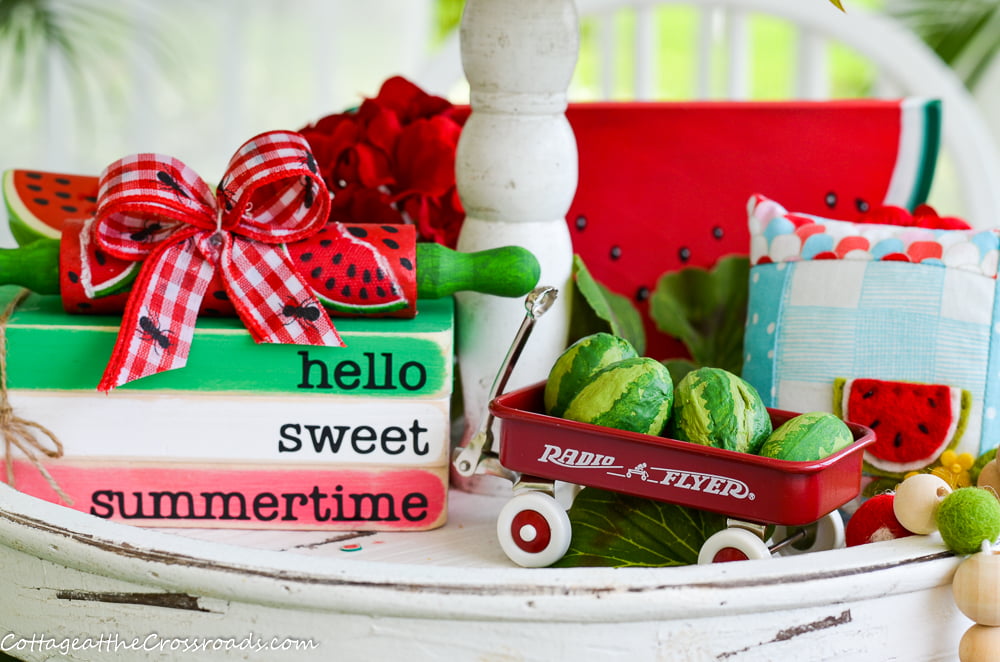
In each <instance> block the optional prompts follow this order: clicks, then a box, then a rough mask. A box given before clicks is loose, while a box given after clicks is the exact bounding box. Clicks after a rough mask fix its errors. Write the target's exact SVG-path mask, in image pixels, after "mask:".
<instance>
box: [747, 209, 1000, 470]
mask: <svg viewBox="0 0 1000 662" xmlns="http://www.w3.org/2000/svg"><path fill="white" fill-rule="evenodd" d="M748 214H749V225H750V233H751V250H750V264H751V270H750V284H749V287H750V293H749V294H750V296H749V308H748V312H747V328H746V336H745V342H744V348H745V356H744V367H743V377H744V378H745V379H747V381H749V382H750V383H751V384H753V385H754V386H755V387H756V388H757V389H758V391H760V394H761V396H762V397H763V398H764V401H765V402H766V403H767V404H768V406H771V407H776V408H779V409H787V410H791V411H798V412H806V411H819V410H821V411H832V412H834V413H837V414H838V415H841V416H843V417H844V418H846V419H848V420H853V421H855V422H858V423H862V424H865V425H868V426H869V427H871V428H872V429H873V430H874V431H875V432H876V437H877V440H876V442H875V443H874V444H873V445H872V446H869V449H868V451H867V452H866V454H865V468H866V471H867V473H869V474H871V475H874V476H879V477H883V478H885V479H887V480H886V481H882V483H883V484H884V483H895V482H898V480H900V479H901V478H902V477H904V476H905V475H906V474H907V473H909V472H911V471H920V470H927V469H931V470H934V471H935V472H936V473H939V475H942V476H943V477H945V478H946V479H948V480H949V482H952V483H953V484H956V485H957V484H962V483H963V482H965V481H968V469H969V467H970V466H971V464H972V460H973V459H974V458H975V457H977V456H978V455H980V454H981V453H983V452H985V451H986V450H988V449H990V448H993V447H995V446H996V445H997V442H998V441H1000V437H998V432H1000V430H998V425H1000V421H998V420H997V413H998V410H1000V297H998V296H997V264H998V259H1000V235H998V233H997V232H996V231H995V230H954V229H932V228H924V227H914V226H899V225H886V224H878V223H854V222H845V221H838V220H833V219H827V218H821V217H818V216H812V215H805V214H795V213H790V212H788V211H787V210H786V209H784V208H783V207H782V206H781V205H779V204H778V203H776V202H774V201H773V200H769V199H767V198H765V197H763V196H754V197H752V198H751V199H750V202H749V203H748ZM942 225H946V224H942Z"/></svg>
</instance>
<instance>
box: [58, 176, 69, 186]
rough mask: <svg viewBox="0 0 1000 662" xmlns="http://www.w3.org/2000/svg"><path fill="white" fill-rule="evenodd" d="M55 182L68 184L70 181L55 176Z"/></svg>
mask: <svg viewBox="0 0 1000 662" xmlns="http://www.w3.org/2000/svg"><path fill="white" fill-rule="evenodd" d="M56 184H62V185H63V186H69V185H70V181H69V180H68V179H66V178H65V177H56Z"/></svg>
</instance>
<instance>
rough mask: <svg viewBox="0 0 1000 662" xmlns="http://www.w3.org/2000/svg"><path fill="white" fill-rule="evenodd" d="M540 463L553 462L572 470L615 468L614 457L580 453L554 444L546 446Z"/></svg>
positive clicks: (585, 452) (539, 459) (588, 452)
mask: <svg viewBox="0 0 1000 662" xmlns="http://www.w3.org/2000/svg"><path fill="white" fill-rule="evenodd" d="M538 461H539V462H551V463H552V464H558V465H559V466H561V467H569V468H571V469H582V468H588V467H612V466H615V456H614V455H601V454H600V453H591V452H590V451H579V450H577V449H575V448H566V449H563V448H560V447H559V446H555V445H553V444H545V449H544V450H543V451H542V455H541V457H539V458H538Z"/></svg>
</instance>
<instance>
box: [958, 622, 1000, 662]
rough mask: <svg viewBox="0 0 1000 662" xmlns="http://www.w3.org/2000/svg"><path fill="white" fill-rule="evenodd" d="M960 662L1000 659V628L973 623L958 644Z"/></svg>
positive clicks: (990, 661) (981, 661) (992, 661)
mask: <svg viewBox="0 0 1000 662" xmlns="http://www.w3.org/2000/svg"><path fill="white" fill-rule="evenodd" d="M958 659H959V660H960V662H996V661H997V660H1000V628H995V627H990V626H988V625H973V626H972V627H971V628H969V629H968V630H966V631H965V634H964V635H962V640H961V641H960V642H959V644H958Z"/></svg>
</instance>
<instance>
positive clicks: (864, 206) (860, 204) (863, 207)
mask: <svg viewBox="0 0 1000 662" xmlns="http://www.w3.org/2000/svg"><path fill="white" fill-rule="evenodd" d="M854 206H855V207H857V209H858V211H859V212H861V213H862V214H864V213H865V212H866V211H868V209H869V208H870V207H871V205H869V204H868V201H867V200H862V199H861V198H855V199H854Z"/></svg>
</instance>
